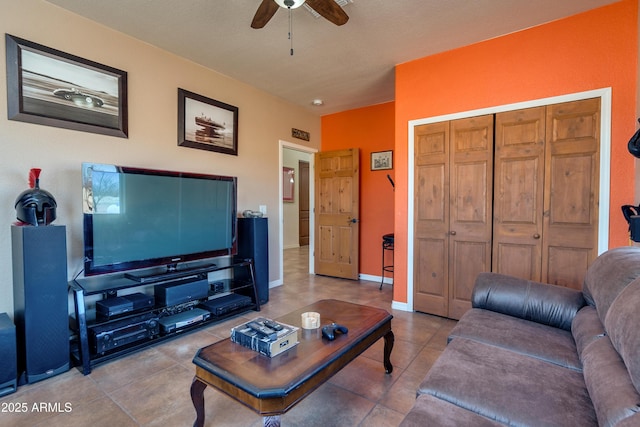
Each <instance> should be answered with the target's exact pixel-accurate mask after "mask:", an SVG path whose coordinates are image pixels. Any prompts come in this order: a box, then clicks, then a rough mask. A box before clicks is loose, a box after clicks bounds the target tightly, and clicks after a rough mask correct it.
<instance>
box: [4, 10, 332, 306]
mask: <svg viewBox="0 0 640 427" xmlns="http://www.w3.org/2000/svg"><path fill="white" fill-rule="evenodd" d="M0 9H1V10H2V13H0V30H1V31H0V32H1V33H8V34H11V35H14V36H17V37H21V38H24V39H27V40H29V41H32V42H36V43H40V44H43V45H46V46H49V47H52V48H55V49H59V50H62V51H64V52H67V53H70V54H73V55H77V56H80V57H83V58H86V59H91V60H93V61H96V62H99V63H102V64H106V65H109V66H111V67H115V68H118V69H121V70H125V71H127V73H128V80H129V86H128V96H129V104H128V105H129V138H128V139H124V138H116V137H109V136H103V135H97V134H92V133H85V132H79V131H72V130H66V129H59V128H54V127H48V126H41V125H34V124H30V123H22V122H17V121H9V120H7V110H6V108H7V106H6V102H5V100H6V94H7V88H6V76H5V73H6V69H5V67H4V66H0V147H1V152H0V166H1V169H0V170H1V172H0V176H1V178H0V224H1V225H0V312H9V314H10V315H12V314H13V297H12V295H13V290H12V266H11V238H10V225H11V224H12V223H13V222H14V221H15V210H14V202H15V199H16V196H17V195H18V194H20V192H22V191H23V190H25V189H26V188H27V176H28V172H29V169H30V168H32V167H39V168H42V175H41V186H42V188H44V189H46V190H48V191H50V192H51V193H52V194H53V195H54V196H55V197H56V200H57V202H58V210H57V213H58V219H57V220H56V222H55V224H59V225H66V227H67V255H68V276H69V277H70V278H71V277H73V276H75V275H76V274H77V273H78V272H79V271H80V269H81V268H82V215H81V187H80V185H81V180H80V165H81V163H82V162H83V161H91V162H105V163H117V164H124V165H130V166H142V167H149V168H158V169H169V170H183V171H193V172H206V173H210V172H213V173H217V174H222V175H234V176H237V177H238V186H239V195H238V196H239V197H238V199H239V200H238V210H239V212H242V210H245V209H253V210H258V206H259V205H267V209H268V213H269V216H270V217H271V218H273V219H274V220H272V221H269V236H270V239H269V240H270V243H269V259H270V278H269V279H270V281H274V280H276V279H278V277H277V276H278V266H279V262H280V257H281V254H280V252H279V247H278V238H277V236H278V235H279V229H278V224H280V223H281V221H280V220H279V218H277V216H278V210H279V209H278V206H279V205H278V204H279V200H278V179H279V170H278V159H279V140H291V137H290V134H291V128H292V127H295V128H298V129H304V130H306V131H309V132H310V133H311V137H312V139H311V141H310V142H309V143H308V146H309V147H313V148H317V147H319V146H320V141H319V138H320V118H319V117H316V116H314V115H312V114H309V113H307V112H306V111H304V110H303V109H300V108H298V107H296V106H293V105H291V104H289V103H287V102H284V101H283V100H281V99H279V98H276V97H273V96H271V95H268V94H266V93H264V92H261V91H259V90H257V89H255V88H253V87H251V86H248V85H246V84H243V83H240V82H238V81H235V80H233V79H230V78H227V77H225V76H223V75H221V74H219V73H217V72H215V71H212V70H210V69H207V68H204V67H201V66H199V65H197V64H195V63H193V62H190V61H188V60H185V59H183V58H180V57H178V56H176V55H173V54H170V53H168V52H166V51H163V50H160V49H157V48H155V47H153V46H150V45H148V44H146V43H143V42H140V41H138V40H136V39H133V38H131V37H128V36H126V35H123V34H121V33H118V32H115V31H113V30H110V29H108V28H105V27H103V26H100V25H97V24H96V23H94V22H92V21H89V20H87V19H85V18H82V17H80V16H77V15H74V14H72V13H69V12H67V11H65V10H63V9H60V8H58V7H56V6H52V5H50V4H49V3H46V2H44V1H39V0H21V1H14V0H0ZM1 45H2V47H1V48H0V57H2V58H5V44H4V42H2V44H1ZM178 88H183V89H186V90H189V91H192V92H196V93H198V94H201V95H204V96H207V97H209V98H213V99H217V100H219V101H222V102H225V103H228V104H231V105H235V106H237V107H238V108H239V126H238V135H239V142H238V146H239V154H238V156H237V157H236V156H229V155H224V154H219V153H213V152H209V151H203V150H196V149H192V148H185V147H179V146H177V136H176V135H177V89H178ZM296 143H300V141H296Z"/></svg>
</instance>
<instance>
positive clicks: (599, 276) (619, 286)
mask: <svg viewBox="0 0 640 427" xmlns="http://www.w3.org/2000/svg"><path fill="white" fill-rule="evenodd" d="M638 277H640V248H638V247H634V246H624V247H619V248H613V249H610V250H608V251H607V252H605V253H603V254H601V255H600V256H598V258H596V259H595V260H594V261H593V263H592V264H591V265H590V266H589V268H588V269H587V274H586V275H585V279H584V286H583V289H582V291H583V294H584V298H585V299H586V300H587V303H589V305H593V306H595V307H596V309H597V310H598V315H599V316H600V321H601V322H602V323H604V319H605V317H606V315H607V312H608V311H609V307H610V306H611V303H613V300H615V299H616V297H617V296H618V294H619V293H620V292H621V291H622V290H623V289H624V288H625V287H626V286H627V285H628V284H629V283H631V282H632V281H634V280H635V279H636V278H638Z"/></svg>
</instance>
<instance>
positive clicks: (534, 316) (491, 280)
mask: <svg viewBox="0 0 640 427" xmlns="http://www.w3.org/2000/svg"><path fill="white" fill-rule="evenodd" d="M471 304H472V306H473V307H474V308H482V309H485V310H490V311H495V312H498V313H503V314H507V315H509V316H514V317H519V318H521V319H525V320H531V321H533V322H537V323H542V324H545V325H549V326H554V327H556V328H561V329H566V330H568V331H570V330H571V322H572V321H573V318H574V316H575V315H576V313H577V312H578V310H580V309H581V308H582V307H584V306H585V305H586V302H585V300H584V297H583V296H582V292H581V291H578V290H575V289H570V288H564V287H561V286H556V285H550V284H545V283H539V282H534V281H531V280H524V279H518V278H516V277H512V276H507V275H504V274H498V273H480V274H479V275H478V277H477V278H476V282H475V286H474V288H473V294H472V296H471Z"/></svg>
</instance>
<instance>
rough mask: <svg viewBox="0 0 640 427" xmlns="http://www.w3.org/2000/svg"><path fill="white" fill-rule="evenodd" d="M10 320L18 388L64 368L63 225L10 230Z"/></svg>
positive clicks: (66, 337)
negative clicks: (11, 302)
mask: <svg viewBox="0 0 640 427" xmlns="http://www.w3.org/2000/svg"><path fill="white" fill-rule="evenodd" d="M11 243H12V249H13V309H14V316H13V320H14V322H15V325H16V340H17V355H18V379H19V381H18V382H19V384H24V383H33V382H36V381H40V380H43V379H46V378H49V377H51V376H54V375H57V374H60V373H62V372H66V371H67V370H69V308H68V306H69V304H68V296H67V295H68V293H67V243H66V229H65V227H64V226H56V225H47V226H40V227H36V226H15V225H14V226H12V227H11Z"/></svg>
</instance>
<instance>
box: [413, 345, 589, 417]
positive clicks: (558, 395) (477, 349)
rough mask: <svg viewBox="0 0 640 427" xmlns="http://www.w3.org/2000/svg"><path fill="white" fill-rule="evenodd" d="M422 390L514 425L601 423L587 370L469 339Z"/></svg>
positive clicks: (450, 350) (445, 356) (441, 361)
mask: <svg viewBox="0 0 640 427" xmlns="http://www.w3.org/2000/svg"><path fill="white" fill-rule="evenodd" d="M418 393H420V394H431V395H432V396H435V397H438V398H439V399H442V400H445V401H447V402H450V403H452V404H455V405H457V406H460V407H462V408H465V409H467V410H470V411H473V412H476V413H478V414H480V415H482V416H484V417H487V418H489V419H493V420H496V421H497V422H500V423H504V424H508V425H523V426H524V425H535V426H581V427H586V426H596V425H597V420H596V415H595V413H594V410H593V406H592V404H591V399H590V398H589V394H588V392H587V388H586V386H585V383H584V378H583V376H582V373H580V372H577V371H575V370H572V369H566V368H563V367H561V366H558V365H554V364H551V363H548V362H544V361H542V360H539V359H536V358H532V357H529V356H525V355H523V354H520V353H516V352H513V351H510V350H506V349H503V348H500V347H496V346H492V345H488V344H484V343H480V342H477V341H472V340H469V339H466V338H454V339H453V340H452V341H451V343H449V345H447V347H446V348H445V350H444V352H443V353H442V355H441V356H440V357H439V358H438V359H437V360H436V362H435V363H434V365H433V367H432V368H431V369H430V370H429V372H428V373H427V376H426V377H425V379H424V381H423V382H422V383H421V384H420V387H419V389H418ZM462 425H464V424H462Z"/></svg>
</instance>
